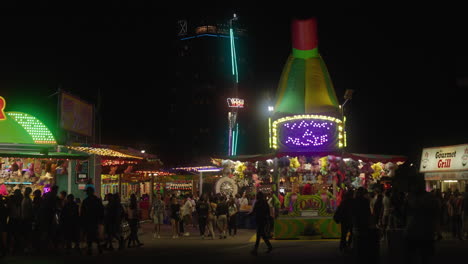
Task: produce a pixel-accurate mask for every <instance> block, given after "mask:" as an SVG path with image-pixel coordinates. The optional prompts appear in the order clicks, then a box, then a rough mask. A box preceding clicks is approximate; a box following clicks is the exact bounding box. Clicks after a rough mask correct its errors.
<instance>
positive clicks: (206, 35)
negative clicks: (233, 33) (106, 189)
mask: <svg viewBox="0 0 468 264" xmlns="http://www.w3.org/2000/svg"><path fill="white" fill-rule="evenodd" d="M200 37H216V38H231V37H230V36H226V35H215V34H201V35H196V36H193V37H186V38H181V39H180V40H187V39H194V38H200ZM234 38H235V39H236V38H237V37H234Z"/></svg>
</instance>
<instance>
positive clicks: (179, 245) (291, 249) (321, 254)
mask: <svg viewBox="0 0 468 264" xmlns="http://www.w3.org/2000/svg"><path fill="white" fill-rule="evenodd" d="M152 228H153V226H152V224H151V223H143V224H142V225H141V229H140V240H141V241H142V242H143V243H144V245H143V246H142V247H139V248H126V249H125V250H123V251H113V252H109V251H105V252H104V253H103V254H98V252H97V250H96V249H94V254H93V256H87V255H85V254H83V255H79V254H77V253H74V254H72V255H65V254H58V253H57V254H54V255H52V256H50V255H49V256H8V257H6V258H3V259H0V263H2V264H3V263H5V264H20V263H21V264H23V263H31V264H36V263H37V264H55V263H61V264H62V263H65V264H71V263H85V264H91V263H100V264H103V263H105V264H114V263H126V264H136V261H138V262H139V263H169V264H172V263H282V264H292V263H324V264H333V263H352V261H351V258H350V255H348V254H342V253H341V252H340V251H339V250H338V244H339V241H338V240H337V239H327V240H320V239H317V240H272V245H273V248H274V249H273V251H272V252H270V253H266V252H265V251H266V246H265V244H264V243H263V241H262V242H261V244H260V248H259V251H258V256H253V255H251V254H250V251H251V250H252V248H253V245H254V241H255V230H249V229H239V230H238V232H237V235H236V236H232V237H231V236H228V237H227V238H226V239H219V238H218V237H217V238H215V239H213V240H212V239H206V238H205V239H202V238H201V237H200V235H199V232H198V230H197V229H196V228H193V227H189V228H188V230H189V232H190V236H189V237H179V238H177V239H173V238H172V234H171V229H170V226H169V225H164V226H163V228H162V236H161V238H156V239H154V238H153V235H152ZM395 254H396V253H393V257H395ZM380 256H381V257H380V263H390V261H389V260H390V259H392V258H391V257H392V253H391V252H389V251H388V248H387V247H386V243H384V242H382V243H381V252H380ZM467 256H468V242H467V241H460V240H456V239H445V240H442V241H438V242H437V243H436V255H435V256H434V257H433V258H432V262H431V263H446V262H447V261H452V263H464V262H460V260H463V259H468V257H467ZM393 259H400V260H403V259H402V258H398V256H397V258H393ZM454 261H455V262H454ZM378 262H379V261H375V260H372V261H371V260H369V263H378ZM393 263H395V262H393Z"/></svg>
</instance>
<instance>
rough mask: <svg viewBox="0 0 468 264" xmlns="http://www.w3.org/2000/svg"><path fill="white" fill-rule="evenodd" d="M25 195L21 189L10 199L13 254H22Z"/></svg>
mask: <svg viewBox="0 0 468 264" xmlns="http://www.w3.org/2000/svg"><path fill="white" fill-rule="evenodd" d="M22 201H23V195H22V194H21V190H20V189H16V190H15V191H14V193H13V195H12V196H10V199H8V211H9V214H8V231H9V236H10V241H11V242H10V245H11V247H12V254H18V253H20V250H21V248H22V245H21V242H22V241H21V228H22V226H21V202H22Z"/></svg>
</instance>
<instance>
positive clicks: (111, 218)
mask: <svg viewBox="0 0 468 264" xmlns="http://www.w3.org/2000/svg"><path fill="white" fill-rule="evenodd" d="M120 207H121V204H120V202H119V200H118V195H117V194H109V195H108V197H107V205H106V206H105V209H104V230H105V233H106V244H105V249H107V250H110V251H114V244H113V241H114V239H116V240H117V241H118V243H119V247H121V244H122V241H121V239H122V237H121V235H120V232H119V231H120V230H119V229H120V225H121V221H120V218H121V214H122V211H121V208H120Z"/></svg>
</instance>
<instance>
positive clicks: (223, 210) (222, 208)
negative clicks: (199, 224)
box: [216, 202, 229, 216]
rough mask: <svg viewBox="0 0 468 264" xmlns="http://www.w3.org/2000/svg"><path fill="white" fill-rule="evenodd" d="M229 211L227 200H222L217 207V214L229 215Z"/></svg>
mask: <svg viewBox="0 0 468 264" xmlns="http://www.w3.org/2000/svg"><path fill="white" fill-rule="evenodd" d="M228 213H229V209H228V206H227V204H226V202H220V203H219V204H218V206H217V207H216V215H218V216H219V215H227V214H228Z"/></svg>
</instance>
